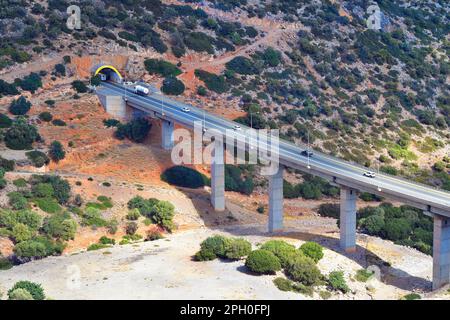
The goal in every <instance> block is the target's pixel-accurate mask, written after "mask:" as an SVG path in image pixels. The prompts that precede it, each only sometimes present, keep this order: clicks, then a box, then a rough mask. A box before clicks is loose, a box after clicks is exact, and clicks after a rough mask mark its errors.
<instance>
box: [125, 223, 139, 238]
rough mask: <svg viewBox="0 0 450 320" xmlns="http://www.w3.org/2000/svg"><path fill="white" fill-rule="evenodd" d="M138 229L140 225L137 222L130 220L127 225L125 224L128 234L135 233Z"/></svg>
mask: <svg viewBox="0 0 450 320" xmlns="http://www.w3.org/2000/svg"><path fill="white" fill-rule="evenodd" d="M137 229H138V225H137V223H136V222H128V223H127V225H126V226H125V232H126V233H127V234H128V235H133V234H135V233H136V231H137Z"/></svg>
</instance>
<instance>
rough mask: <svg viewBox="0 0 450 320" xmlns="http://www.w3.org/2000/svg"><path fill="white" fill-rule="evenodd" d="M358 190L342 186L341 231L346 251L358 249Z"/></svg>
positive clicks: (342, 244)
mask: <svg viewBox="0 0 450 320" xmlns="http://www.w3.org/2000/svg"><path fill="white" fill-rule="evenodd" d="M357 197H358V195H357V191H356V190H354V189H349V188H346V187H341V212H340V231H341V239H340V244H341V248H342V249H343V250H345V251H346V252H353V251H355V250H356V199H357Z"/></svg>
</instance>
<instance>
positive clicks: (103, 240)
mask: <svg viewBox="0 0 450 320" xmlns="http://www.w3.org/2000/svg"><path fill="white" fill-rule="evenodd" d="M98 243H101V244H111V245H115V244H116V240H114V239H111V238H108V237H105V236H102V237H101V238H100V239H99V240H98Z"/></svg>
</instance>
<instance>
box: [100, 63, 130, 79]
mask: <svg viewBox="0 0 450 320" xmlns="http://www.w3.org/2000/svg"><path fill="white" fill-rule="evenodd" d="M103 69H111V70H112V71H114V72H115V73H116V74H117V75H118V76H119V77H120V79H123V77H122V75H121V74H120V72H119V70H117V69H116V68H115V67H113V66H110V65H104V66H101V67H99V68H98V69H97V70H95V74H94V75H95V76H96V75H97V74H99V72H100V71H102V70H103Z"/></svg>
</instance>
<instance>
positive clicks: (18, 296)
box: [9, 288, 34, 300]
mask: <svg viewBox="0 0 450 320" xmlns="http://www.w3.org/2000/svg"><path fill="white" fill-rule="evenodd" d="M9 300H34V299H33V296H32V295H31V293H29V292H28V291H27V290H25V289H22V288H18V289H15V290H13V291H11V293H9Z"/></svg>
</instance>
